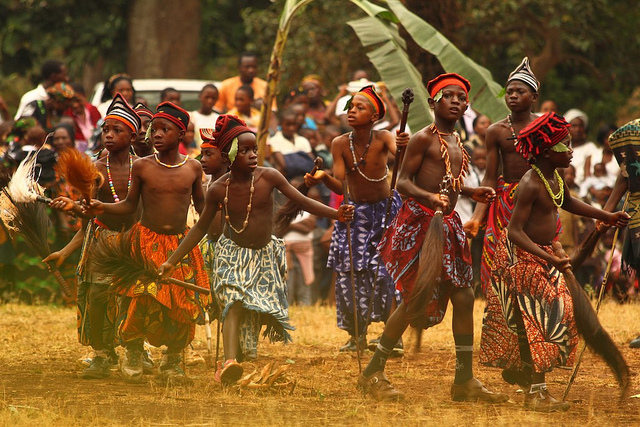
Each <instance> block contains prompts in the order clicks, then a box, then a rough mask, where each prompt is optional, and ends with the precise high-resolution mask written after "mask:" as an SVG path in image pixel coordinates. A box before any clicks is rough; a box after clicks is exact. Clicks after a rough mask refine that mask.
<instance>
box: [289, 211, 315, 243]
mask: <svg viewBox="0 0 640 427" xmlns="http://www.w3.org/2000/svg"><path fill="white" fill-rule="evenodd" d="M310 216H311V214H310V213H309V212H307V211H302V213H299V214H298V216H297V217H295V219H294V220H293V221H291V224H296V223H298V222H301V221H304V220H305V219H307V218H309V217H310ZM282 239H283V240H284V241H285V242H287V243H295V242H310V241H311V240H313V230H311V231H310V232H308V233H301V232H299V231H295V230H291V231H289V232H288V233H287V234H285V235H284V236H283V237H282Z"/></svg>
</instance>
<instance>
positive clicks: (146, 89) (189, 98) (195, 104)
mask: <svg viewBox="0 0 640 427" xmlns="http://www.w3.org/2000/svg"><path fill="white" fill-rule="evenodd" d="M208 83H213V84H214V85H216V87H218V88H219V87H220V82H219V81H216V80H188V79H133V87H134V89H135V90H136V96H137V97H138V98H144V99H145V100H146V101H147V106H148V107H149V108H150V109H151V110H152V111H154V110H155V108H156V105H158V103H159V102H160V92H162V91H163V90H164V89H166V88H168V87H172V88H174V89H176V90H177V91H178V92H180V101H181V102H182V108H184V109H185V110H187V111H194V110H197V109H198V108H200V102H199V101H198V94H199V93H200V90H201V89H202V88H203V87H204V85H206V84H208ZM103 87H104V82H100V83H97V84H96V85H95V86H94V87H93V93H92V94H91V97H90V98H89V99H90V101H89V102H91V104H93V105H95V106H96V107H97V106H98V105H100V96H102V89H103Z"/></svg>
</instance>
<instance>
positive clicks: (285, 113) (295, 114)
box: [280, 108, 298, 123]
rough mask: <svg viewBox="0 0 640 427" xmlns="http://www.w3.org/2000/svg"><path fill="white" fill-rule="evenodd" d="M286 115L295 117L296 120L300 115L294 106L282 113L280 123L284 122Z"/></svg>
mask: <svg viewBox="0 0 640 427" xmlns="http://www.w3.org/2000/svg"><path fill="white" fill-rule="evenodd" d="M285 117H293V119H294V120H295V119H296V118H297V117H298V113H296V112H295V111H294V110H293V109H292V108H287V109H286V110H283V111H282V112H281V113H280V123H282V122H283V121H284V119H285Z"/></svg>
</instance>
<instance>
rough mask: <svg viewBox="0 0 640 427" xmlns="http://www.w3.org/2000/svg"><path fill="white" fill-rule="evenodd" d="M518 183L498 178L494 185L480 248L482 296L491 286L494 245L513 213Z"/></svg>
mask: <svg viewBox="0 0 640 427" xmlns="http://www.w3.org/2000/svg"><path fill="white" fill-rule="evenodd" d="M516 188H518V183H517V182H514V183H507V182H505V181H504V179H503V178H502V176H500V177H499V178H498V183H497V184H496V198H495V200H494V202H493V203H491V205H490V206H489V214H488V215H487V228H486V231H485V234H484V244H483V246H482V262H481V264H480V284H481V285H482V293H483V295H485V296H486V295H487V288H488V287H489V286H490V284H491V268H492V267H493V262H494V255H495V252H496V245H497V244H498V242H499V241H500V236H502V230H504V229H505V228H506V227H507V225H508V224H509V221H510V220H511V213H512V212H513V207H514V201H513V197H514V195H515V194H516Z"/></svg>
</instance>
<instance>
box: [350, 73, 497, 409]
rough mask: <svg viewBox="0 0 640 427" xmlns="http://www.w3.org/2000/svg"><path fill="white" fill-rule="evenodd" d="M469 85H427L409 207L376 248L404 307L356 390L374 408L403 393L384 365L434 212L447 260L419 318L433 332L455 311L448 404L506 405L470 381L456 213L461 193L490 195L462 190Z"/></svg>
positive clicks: (467, 307)
mask: <svg viewBox="0 0 640 427" xmlns="http://www.w3.org/2000/svg"><path fill="white" fill-rule="evenodd" d="M470 88H471V85H470V83H469V82H468V81H467V80H466V79H465V78H463V77H461V76H459V75H457V74H453V73H449V74H442V75H440V76H438V77H436V78H435V79H433V80H431V81H430V82H429V84H428V85H427V90H428V92H429V95H430V99H429V106H430V107H431V108H432V109H433V112H434V117H435V120H434V123H433V124H432V125H430V126H429V127H427V128H424V129H422V130H421V131H419V132H418V133H416V134H415V135H413V136H412V137H411V140H410V141H409V145H408V147H407V153H406V156H405V160H404V162H403V165H402V169H401V172H400V176H399V179H398V191H399V192H401V193H402V194H404V195H406V196H407V197H408V198H409V199H408V200H407V201H405V202H404V204H403V205H402V207H401V209H400V211H399V212H398V215H397V216H396V217H395V219H394V220H393V221H392V223H391V226H390V227H389V229H388V230H387V231H386V232H385V234H384V236H383V238H382V240H381V241H380V245H379V250H380V256H381V258H382V260H383V261H384V263H385V267H386V268H387V271H389V274H390V275H391V277H393V279H394V281H395V282H396V286H397V288H398V289H399V290H400V291H401V292H402V296H403V299H404V300H403V302H402V303H401V304H400V306H398V308H397V309H396V311H394V312H393V314H392V315H391V316H390V317H389V320H388V321H387V324H386V326H385V328H384V332H383V334H382V336H381V337H380V343H379V344H378V347H377V349H376V351H375V354H374V355H373V358H372V359H371V361H370V362H369V364H368V365H367V367H366V368H365V369H364V371H363V373H362V374H361V375H360V378H358V386H359V387H361V388H362V389H363V390H364V391H365V392H368V393H369V394H371V395H372V396H373V397H374V398H375V399H377V400H398V399H400V398H402V397H403V395H402V393H401V392H399V391H398V390H396V389H394V388H393V386H391V384H390V382H389V380H388V379H387V377H386V376H385V374H384V368H385V364H386V361H387V358H388V357H389V355H390V354H391V352H392V350H393V347H394V346H395V344H396V342H397V341H398V340H399V339H400V338H401V337H402V334H403V332H404V331H405V330H406V329H407V327H408V326H409V323H410V319H409V315H408V312H407V306H408V305H407V304H408V301H410V300H411V296H412V290H413V289H414V288H415V287H416V286H417V285H418V284H417V283H416V280H417V279H416V275H417V271H418V264H419V257H420V251H421V249H422V246H423V241H424V238H425V234H426V230H427V229H428V228H429V223H430V222H431V220H432V219H433V217H434V211H435V210H438V209H440V210H442V212H443V214H444V218H443V219H444V230H443V233H445V236H444V253H443V260H442V267H443V270H442V275H441V280H440V281H439V282H438V284H437V285H436V286H435V291H434V294H433V297H432V299H431V301H428V302H427V303H426V304H425V305H424V307H423V308H421V310H423V311H424V316H423V317H424V318H425V319H426V323H421V324H420V326H423V327H430V326H433V325H436V324H438V323H440V322H441V321H442V319H443V317H444V314H445V310H446V308H447V303H448V301H449V299H450V300H451V303H452V305H453V337H454V341H455V345H456V367H455V379H454V382H453V385H452V387H451V397H452V398H453V400H456V401H463V400H482V401H486V402H492V403H497V402H504V401H506V400H507V399H508V397H507V396H506V395H504V394H496V393H492V392H490V391H488V390H487V389H486V388H485V387H483V385H482V383H480V381H478V380H477V379H476V378H475V377H474V376H473V370H472V354H473V353H472V352H473V303H474V295H473V289H472V274H471V256H470V252H469V247H468V244H467V238H466V236H465V233H464V231H463V229H462V224H461V222H460V217H459V216H458V214H457V213H456V212H455V211H454V208H455V206H456V202H457V200H458V193H461V194H464V195H465V196H468V197H471V198H473V199H474V200H475V201H477V202H481V203H487V202H490V201H491V200H492V199H493V197H494V195H495V193H494V192H493V190H492V189H490V188H486V187H479V188H475V189H470V188H467V187H463V186H462V179H463V177H464V175H465V173H466V170H467V165H468V161H469V159H468V157H469V156H468V154H467V152H466V150H465V149H464V148H463V145H462V142H461V141H460V137H459V136H458V134H457V133H456V132H455V131H454V127H455V124H456V122H457V121H458V120H460V118H461V117H462V115H463V114H464V112H465V110H466V109H467V107H468V92H469V90H470ZM445 176H449V178H450V179H451V182H452V188H451V193H450V195H449V196H444V195H440V194H439V189H440V188H439V186H440V184H441V182H442V181H443V177H445Z"/></svg>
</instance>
